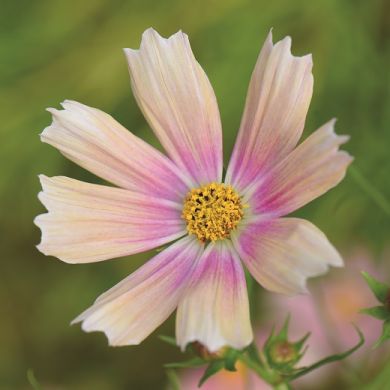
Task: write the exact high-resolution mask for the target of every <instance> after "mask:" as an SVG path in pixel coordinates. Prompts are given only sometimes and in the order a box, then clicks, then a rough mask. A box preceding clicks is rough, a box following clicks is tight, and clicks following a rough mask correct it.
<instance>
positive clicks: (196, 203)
mask: <svg viewBox="0 0 390 390" xmlns="http://www.w3.org/2000/svg"><path fill="white" fill-rule="evenodd" d="M243 215H244V213H243V205H242V203H241V198H240V196H239V195H238V194H237V193H236V192H235V191H234V189H233V188H232V187H231V186H230V185H225V184H221V183H211V184H208V185H205V186H202V187H199V188H195V189H193V190H191V191H190V192H189V193H188V194H187V196H186V198H185V201H184V208H183V213H182V217H183V219H184V220H185V221H186V223H187V230H188V233H189V234H195V235H196V236H197V237H198V239H199V240H200V241H202V242H205V241H217V240H222V239H224V238H226V237H229V235H230V232H231V231H232V230H234V229H235V228H236V227H237V225H238V223H239V221H240V220H241V219H242V217H243Z"/></svg>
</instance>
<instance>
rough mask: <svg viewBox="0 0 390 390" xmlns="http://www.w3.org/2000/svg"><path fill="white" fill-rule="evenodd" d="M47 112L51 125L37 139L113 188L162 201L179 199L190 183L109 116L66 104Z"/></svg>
mask: <svg viewBox="0 0 390 390" xmlns="http://www.w3.org/2000/svg"><path fill="white" fill-rule="evenodd" d="M62 106H63V107H64V110H56V109H54V108H50V109H48V111H49V112H51V113H52V114H53V123H52V124H51V125H50V126H49V127H47V128H46V129H45V130H44V131H43V133H42V134H41V139H42V141H43V142H46V143H48V144H50V145H52V146H55V147H56V148H57V149H59V150H60V151H61V152H62V153H63V154H64V155H65V156H66V157H68V158H69V159H70V160H72V161H74V162H75V163H77V164H79V165H80V166H82V167H83V168H85V169H87V170H89V171H91V172H92V173H94V174H96V175H97V176H100V177H101V178H103V179H105V180H107V181H109V182H111V183H113V184H116V185H117V186H119V187H122V188H126V189H131V190H134V191H137V192H141V193H145V194H148V195H154V196H161V197H163V198H165V199H170V200H179V199H182V198H183V196H184V195H185V193H186V192H187V190H188V186H189V185H191V183H190V182H189V181H188V183H187V184H185V183H184V181H185V180H186V179H185V178H183V177H182V174H181V173H180V172H179V171H178V169H177V167H176V166H175V165H174V164H173V163H172V162H171V161H170V160H169V159H168V158H167V157H166V156H164V155H163V154H161V153H160V152H159V151H157V150H156V149H154V148H153V147H152V146H150V145H148V144H147V143H146V142H144V141H142V140H141V139H140V138H138V137H136V136H135V135H133V134H132V133H130V132H129V131H128V130H126V129H125V128H124V127H123V126H122V125H120V124H119V123H118V122H117V121H115V120H114V119H113V118H112V117H111V116H110V115H108V114H106V113H104V112H102V111H100V110H97V109H96V108H91V107H88V106H85V105H83V104H80V103H77V102H73V101H65V102H64V103H62Z"/></svg>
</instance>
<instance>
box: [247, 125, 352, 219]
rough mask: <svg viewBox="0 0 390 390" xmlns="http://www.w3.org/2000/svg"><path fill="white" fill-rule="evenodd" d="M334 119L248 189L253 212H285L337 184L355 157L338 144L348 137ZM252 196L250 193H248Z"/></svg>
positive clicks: (294, 208) (269, 213)
mask: <svg viewBox="0 0 390 390" xmlns="http://www.w3.org/2000/svg"><path fill="white" fill-rule="evenodd" d="M334 123H335V120H331V121H329V122H328V123H326V124H325V125H323V126H322V127H321V128H320V129H318V130H317V131H315V132H314V133H313V134H312V135H311V136H310V137H308V138H307V139H306V140H305V141H304V142H303V143H302V144H300V145H299V146H298V147H297V148H296V149H295V150H294V151H293V152H292V153H290V154H289V155H288V156H287V157H286V158H285V159H284V160H283V161H281V162H280V163H279V164H278V165H276V166H275V167H274V168H273V169H272V170H271V171H270V172H269V173H268V174H267V176H266V177H265V178H263V180H258V181H257V182H255V183H254V184H253V186H252V188H251V189H250V190H249V191H248V193H249V194H252V198H251V201H250V203H251V206H252V209H253V213H254V214H263V215H264V214H267V215H272V216H273V217H275V216H283V215H286V214H288V213H291V212H292V211H294V210H297V209H299V208H300V207H302V206H304V205H305V204H306V203H309V202H310V201H312V200H313V199H315V198H317V197H318V196H320V195H322V194H324V193H325V192H327V191H328V190H330V189H331V188H333V187H334V186H336V185H337V184H338V183H339V182H340V181H341V180H342V179H343V178H344V176H345V172H346V169H347V167H348V165H349V164H350V163H351V162H352V160H353V158H352V157H351V156H350V155H349V154H348V153H346V152H344V151H339V146H340V145H341V144H343V143H345V142H346V141H347V140H348V137H347V136H338V135H336V134H335V132H334ZM248 196H249V195H248Z"/></svg>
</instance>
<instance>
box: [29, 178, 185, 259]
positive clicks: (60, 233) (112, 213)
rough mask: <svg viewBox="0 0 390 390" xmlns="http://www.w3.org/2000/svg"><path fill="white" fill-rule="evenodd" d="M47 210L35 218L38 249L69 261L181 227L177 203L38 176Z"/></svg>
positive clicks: (170, 236)
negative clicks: (38, 232) (38, 242)
mask: <svg viewBox="0 0 390 390" xmlns="http://www.w3.org/2000/svg"><path fill="white" fill-rule="evenodd" d="M40 180H41V184H42V188H43V191H42V192H41V193H40V194H39V199H40V200H41V202H42V203H43V204H44V206H45V207H46V208H47V210H48V213H47V214H42V215H39V216H38V217H37V218H36V219H35V223H36V225H38V226H39V227H40V229H41V230H42V240H41V243H40V244H39V245H38V249H39V250H40V251H41V252H43V253H44V254H46V255H51V256H56V257H58V258H59V259H61V260H63V261H65V262H68V263H89V262H94V261H101V260H106V259H110V258H114V257H120V256H126V255H130V254H134V253H138V252H143V251H146V250H149V249H152V248H156V247H158V246H161V245H164V244H166V243H168V242H170V241H173V240H175V239H177V238H179V237H181V236H183V235H184V234H185V233H186V230H185V226H184V222H183V220H182V218H181V216H180V213H181V206H180V205H178V204H176V203H174V202H172V201H168V200H163V199H161V198H156V197H150V196H146V195H142V194H139V193H136V192H131V191H129V190H123V189H120V188H113V187H106V186H101V185H96V184H89V183H84V182H81V181H78V180H74V179H69V178H67V177H52V178H48V177H46V176H40Z"/></svg>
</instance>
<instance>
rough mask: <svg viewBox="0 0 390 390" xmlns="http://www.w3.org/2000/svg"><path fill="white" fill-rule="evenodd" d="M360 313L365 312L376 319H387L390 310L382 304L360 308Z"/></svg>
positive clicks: (389, 315) (389, 317) (389, 316)
mask: <svg viewBox="0 0 390 390" xmlns="http://www.w3.org/2000/svg"><path fill="white" fill-rule="evenodd" d="M360 312H361V313H363V314H367V315H369V316H371V317H375V318H377V319H378V320H389V319H390V312H389V311H388V310H387V309H386V308H385V307H384V306H374V307H368V308H366V309H362V310H360Z"/></svg>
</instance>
